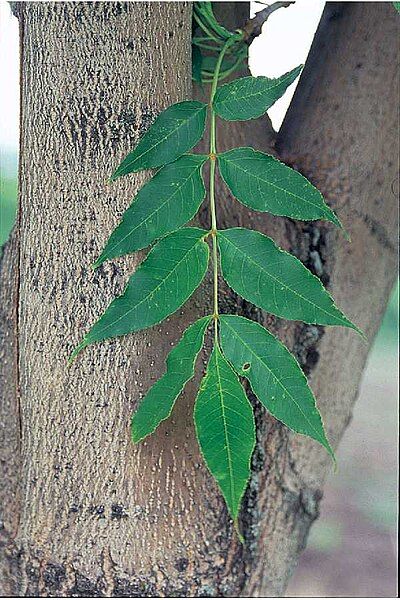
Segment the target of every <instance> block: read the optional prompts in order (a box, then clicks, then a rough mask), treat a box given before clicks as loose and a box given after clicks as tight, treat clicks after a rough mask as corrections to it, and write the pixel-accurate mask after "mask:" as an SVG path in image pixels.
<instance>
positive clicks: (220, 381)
mask: <svg viewBox="0 0 400 600" xmlns="http://www.w3.org/2000/svg"><path fill="white" fill-rule="evenodd" d="M194 421H195V425H196V433H197V438H198V440H199V444H200V448H201V451H202V454H203V456H204V459H205V462H206V464H207V467H208V468H209V470H210V472H211V474H212V475H213V476H214V477H215V479H216V480H217V482H218V485H219V487H220V489H221V491H222V494H223V496H224V498H225V501H226V504H227V506H228V509H229V512H230V514H231V515H232V517H233V519H236V518H237V516H238V512H239V507H240V501H241V499H242V496H243V493H244V490H245V488H246V485H247V482H248V479H249V476H250V459H251V455H252V453H253V450H254V444H255V426H254V417H253V410H252V407H251V404H250V402H249V400H248V399H247V396H246V394H245V393H244V390H243V388H242V386H241V384H240V382H239V380H238V378H237V375H236V374H235V372H234V371H233V369H232V367H231V366H230V365H229V363H228V362H227V361H226V359H225V358H224V357H223V355H222V353H221V351H220V350H219V348H218V347H217V346H215V347H214V349H213V351H212V354H211V358H210V361H209V363H208V367H207V373H206V375H205V377H204V379H203V380H202V382H201V385H200V390H199V393H198V396H197V399H196V404H195V408H194Z"/></svg>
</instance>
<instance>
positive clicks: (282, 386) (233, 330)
mask: <svg viewBox="0 0 400 600" xmlns="http://www.w3.org/2000/svg"><path fill="white" fill-rule="evenodd" d="M223 322H224V323H225V326H226V327H228V328H229V329H230V330H231V331H232V332H233V334H234V335H236V337H237V338H238V339H239V340H240V341H241V343H242V344H243V346H245V347H246V348H247V349H248V350H249V352H250V353H251V354H252V355H253V356H255V358H256V359H258V360H259V362H261V363H262V364H263V365H265V367H266V369H267V370H268V372H269V373H271V375H272V377H273V378H274V379H275V381H276V382H277V383H279V385H280V386H281V388H282V389H283V390H284V391H285V392H286V393H287V394H288V396H289V397H290V398H291V399H292V400H293V402H294V404H295V405H296V406H297V408H298V410H299V412H300V413H301V414H302V415H303V417H304V418H305V420H306V421H307V423H308V424H309V425H310V427H311V429H312V430H313V431H314V432H315V434H316V435H317V436H318V439H319V440H321V439H322V440H323V439H324V438H321V436H320V434H319V433H318V431H317V430H316V429H315V427H314V425H313V424H312V423H311V421H309V419H308V417H307V415H306V414H305V413H304V411H303V409H302V408H301V406H300V405H299V404H298V402H296V400H295V398H294V396H292V394H291V393H290V392H289V390H288V389H287V388H286V387H285V386H284V385H283V383H282V382H281V381H280V379H279V378H278V377H277V376H276V375H275V373H274V372H273V371H272V370H271V369H270V367H269V366H268V364H267V363H266V362H264V360H263V359H262V358H261V357H260V356H258V354H256V353H255V352H254V350H253V348H252V347H251V346H249V345H248V344H247V343H246V342H245V341H244V340H243V338H242V337H240V335H239V334H238V333H237V332H236V330H235V329H233V328H232V327H231V326H230V325H228V322H227V321H226V320H225V319H223ZM299 368H300V367H299ZM244 377H246V378H247V379H249V375H247V374H246V373H244ZM314 404H315V398H314ZM267 408H268V407H267ZM268 410H269V411H270V412H271V413H272V414H273V411H272V410H271V409H270V408H268ZM288 427H290V425H288ZM323 445H324V446H325V445H326V444H325V440H324V443H323Z"/></svg>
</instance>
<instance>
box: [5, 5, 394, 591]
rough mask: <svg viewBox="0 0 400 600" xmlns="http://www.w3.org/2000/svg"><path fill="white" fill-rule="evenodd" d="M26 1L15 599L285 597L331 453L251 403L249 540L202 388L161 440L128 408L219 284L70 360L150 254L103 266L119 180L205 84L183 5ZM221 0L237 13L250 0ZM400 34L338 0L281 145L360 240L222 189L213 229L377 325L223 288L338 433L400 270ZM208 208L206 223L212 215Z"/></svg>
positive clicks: (11, 466) (382, 9)
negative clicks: (258, 207) (273, 340)
mask: <svg viewBox="0 0 400 600" xmlns="http://www.w3.org/2000/svg"><path fill="white" fill-rule="evenodd" d="M16 7H17V10H18V13H19V19H20V28H21V61H22V122H21V155H20V175H19V177H20V181H19V183H20V185H19V193H20V198H19V202H20V205H19V217H18V222H17V225H16V234H15V235H14V237H13V240H12V242H11V243H10V244H8V246H7V247H6V249H5V252H4V254H3V258H2V263H1V284H2V288H1V294H2V295H1V300H2V302H1V309H2V312H1V313H0V327H1V331H0V357H1V358H2V361H1V365H0V383H1V390H2V396H1V401H2V404H1V429H0V431H1V435H2V439H1V444H0V452H1V454H0V467H1V469H2V472H1V478H2V489H1V492H0V501H1V514H2V516H1V519H2V522H3V527H2V529H1V530H0V533H1V534H2V536H1V538H0V539H1V543H2V556H1V567H2V571H3V576H2V578H1V581H2V583H1V584H0V589H1V593H2V594H4V595H7V594H9V595H14V596H24V595H27V596H32V595H38V596H55V595H56V596H67V597H68V596H130V597H132V596H144V597H146V596H147V597H148V596H157V595H161V596H242V595H244V596H268V595H280V594H282V593H284V589H285V586H286V584H287V581H288V578H289V577H290V574H291V572H292V570H293V568H294V566H295V564H296V561H297V559H298V555H299V553H300V551H301V549H302V548H303V547H304V545H305V541H306V538H307V534H308V531H309V527H310V525H311V523H312V522H313V520H314V519H315V518H316V517H317V515H318V503H319V500H320V498H321V495H322V486H323V481H324V478H325V476H326V473H327V472H328V471H329V469H330V468H331V467H330V464H329V459H328V458H327V457H326V456H325V453H324V452H323V451H322V450H321V449H320V447H319V446H318V445H317V444H316V443H314V442H313V441H311V440H308V439H306V438H303V437H301V436H298V435H294V434H291V433H290V432H289V431H288V430H287V429H286V428H285V427H284V426H282V425H280V424H279V423H277V422H276V421H275V420H274V419H273V418H272V417H270V416H268V415H267V414H266V413H265V411H263V410H261V409H259V408H258V409H257V414H256V418H257V438H258V441H257V448H256V451H255V454H254V459H253V475H252V479H251V482H250V485H249V489H248V492H247V494H246V499H245V504H244V508H243V511H242V516H241V527H242V529H243V532H244V537H245V544H244V546H243V547H242V546H241V545H240V543H239V542H238V540H237V537H236V535H235V533H234V531H233V528H232V524H231V522H230V520H229V518H228V515H227V512H226V509H225V507H224V504H223V501H222V499H221V496H220V494H219V493H218V491H217V489H216V486H215V484H214V482H213V480H212V479H211V477H210V475H209V473H208V471H207V469H206V468H205V466H204V464H203V462H202V459H201V457H200V454H199V450H198V447H197V443H196V440H195V437H194V431H193V425H192V417H191V414H192V406H193V400H194V395H195V389H196V387H195V384H189V385H188V386H187V389H186V391H185V393H184V394H182V396H181V398H180V399H179V401H178V402H177V406H176V409H175V410H174V413H173V415H172V417H171V418H170V419H169V420H168V421H166V422H164V424H163V425H162V426H161V427H160V428H159V430H158V431H157V432H156V433H155V434H154V435H152V436H151V437H150V438H149V439H148V441H146V442H144V443H142V444H140V445H139V446H137V447H135V446H133V445H132V444H131V442H130V436H129V421H130V414H131V412H132V410H133V409H134V408H135V407H136V406H137V403H138V401H139V400H140V398H141V397H142V395H143V392H145V391H146V389H147V388H148V387H149V386H150V385H151V383H152V382H153V381H154V380H155V379H156V377H157V374H159V373H161V372H162V371H163V369H164V360H165V356H166V354H167V352H168V350H169V349H170V347H171V345H172V344H173V343H174V342H175V341H176V340H177V339H178V338H179V335H180V332H182V330H183V329H184V328H185V327H186V326H187V325H188V324H189V323H190V322H191V321H193V320H194V319H195V318H196V317H197V316H200V315H202V314H205V311H206V307H205V306H207V305H208V304H209V302H210V292H209V285H208V283H207V282H206V284H205V286H203V288H202V289H201V290H200V291H199V292H198V293H197V294H196V296H195V298H194V299H193V300H192V301H191V302H189V303H188V304H187V305H186V306H185V307H184V308H183V309H182V310H181V311H179V314H178V315H174V316H173V317H171V318H170V319H168V321H167V322H166V323H165V324H164V325H161V326H159V327H154V328H152V329H151V330H148V331H145V332H143V333H139V334H135V335H130V336H127V337H125V338H123V339H118V340H114V341H109V342H106V343H102V344H98V345H95V346H93V347H91V348H89V349H87V350H86V351H85V352H84V353H83V354H82V357H81V358H80V359H79V360H78V361H76V363H74V365H73V366H72V367H71V368H67V366H66V359H67V357H68V355H69V353H70V352H71V350H72V348H73V347H74V345H75V344H76V343H77V341H78V340H79V339H80V337H81V335H82V332H83V331H85V330H87V328H88V326H90V324H92V323H93V322H94V321H95V320H96V318H98V316H99V315H100V314H101V312H102V311H103V310H104V309H105V308H106V306H107V305H108V303H109V302H110V300H111V299H112V298H113V297H114V296H115V295H116V294H117V293H118V292H120V291H121V290H122V288H123V285H124V282H125V281H126V279H127V277H128V275H129V274H130V273H131V272H132V270H133V269H134V268H135V266H136V265H137V264H138V262H139V258H138V257H137V256H134V257H129V258H124V259H120V260H117V261H113V262H112V263H111V262H110V263H107V264H105V265H103V266H102V267H101V268H100V269H98V271H96V272H93V271H91V270H90V268H89V265H90V264H91V262H93V260H94V259H95V258H96V257H97V255H98V253H99V251H100V250H101V248H102V246H103V244H104V242H105V241H106V239H107V237H108V235H109V233H110V232H111V230H112V229H113V228H114V227H115V225H116V223H117V222H118V219H119V217H120V215H121V213H122V212H123V210H124V209H125V208H126V207H127V205H128V204H129V202H130V200H131V198H132V197H133V196H134V194H135V192H136V191H137V190H138V189H139V187H140V186H141V185H142V184H143V182H144V180H145V177H146V176H145V175H143V174H137V175H131V176H129V177H126V178H123V179H122V180H120V181H118V182H117V183H113V184H112V185H111V186H110V185H108V184H107V183H106V180H107V177H108V176H109V175H110V173H111V172H112V171H113V169H114V168H115V166H116V165H117V163H118V161H119V160H120V159H121V158H122V157H123V156H124V154H125V153H126V151H127V149H129V148H131V147H132V146H133V145H134V144H135V142H136V141H137V139H138V137H139V135H140V134H141V133H143V131H144V130H145V129H146V128H147V127H148V125H149V124H150V123H151V122H152V120H153V119H154V117H155V116H156V115H157V113H158V112H159V111H160V110H162V109H163V108H165V107H166V106H167V105H168V104H170V103H172V102H176V101H179V100H182V99H185V98H189V97H190V96H191V84H190V35H191V9H190V5H189V4H188V3H185V2H183V3H178V2H176V3H175V2H169V3H168V2H167V3H157V2H149V3H130V2H126V3H116V2H110V3H106V2H104V3H103V2H100V3H50V2H45V3H24V4H22V3H16ZM218 10H219V11H220V13H221V14H222V15H229V19H230V22H229V25H230V26H235V27H236V26H239V25H241V24H243V17H244V14H245V11H246V5H245V4H244V3H238V4H234V5H232V4H230V3H226V4H223V5H221V6H219V7H218ZM235 21H236V22H235ZM396 36H397V24H396V14H395V11H394V9H393V7H392V6H391V4H390V3H328V5H327V8H326V9H325V12H324V15H323V18H322V21H321V24H320V27H319V30H318V32H317V35H316V37H315V40H314V44H313V47H312V50H311V53H310V57H309V59H308V61H307V65H306V68H305V70H304V73H303V74H302V76H301V81H300V84H299V87H298V89H297V91H296V94H295V98H294V100H293V102H292V105H291V108H290V110H289V113H288V115H287V117H286V119H285V122H284V125H283V127H282V130H281V133H280V134H279V136H278V139H277V140H276V148H277V150H278V151H279V155H280V156H281V157H282V158H283V160H285V161H286V162H288V163H290V164H292V165H294V166H295V167H296V168H298V169H299V170H301V171H302V172H303V173H304V174H305V175H307V176H308V177H309V178H311V180H312V181H313V182H314V183H316V184H317V185H318V186H319V187H320V189H321V190H322V191H323V192H324V193H325V196H326V198H327V200H328V201H329V203H330V204H331V205H332V206H333V207H334V208H335V209H336V210H337V212H338V214H339V217H340V218H341V220H342V221H343V222H344V225H345V227H346V228H347V229H348V230H349V231H350V233H351V237H352V243H351V244H349V243H347V242H346V241H345V240H344V238H343V237H342V235H341V234H340V232H336V231H334V230H333V228H332V227H331V226H329V225H327V224H322V223H312V224H297V223H293V222H291V221H289V220H287V219H281V218H277V217H271V216H265V215H259V214H257V215H256V214H253V215H249V214H248V211H247V210H246V209H244V208H243V207H242V208H241V207H240V205H239V204H238V203H235V204H232V202H233V201H232V199H230V198H229V195H228V193H227V191H226V189H225V188H224V187H223V186H222V184H220V186H219V215H218V218H219V226H220V227H224V226H226V225H228V224H229V225H230V226H232V225H233V226H234V225H238V224H239V225H240V224H244V225H250V226H252V227H254V228H256V229H259V230H261V231H263V232H266V233H268V234H270V235H272V236H273V237H274V238H275V239H276V240H277V242H278V243H280V244H281V246H283V247H284V248H286V249H289V250H291V251H292V252H294V253H295V254H297V255H298V256H299V257H300V258H301V259H302V260H303V261H304V262H305V263H306V264H307V265H308V266H309V267H310V268H311V269H312V270H314V272H316V273H317V275H319V276H320V277H321V278H322V280H323V281H324V283H326V284H327V285H328V287H329V289H330V290H331V292H332V293H333V295H334V297H335V298H336V300H337V302H338V304H339V306H341V307H342V308H343V310H344V311H345V312H346V313H347V314H348V315H349V316H350V318H352V320H354V321H355V322H356V323H357V324H358V325H359V326H360V327H361V328H362V329H363V330H364V331H365V332H366V334H367V336H368V340H369V342H368V344H366V343H365V342H363V341H362V340H361V339H360V338H359V337H357V336H356V335H355V334H354V332H352V331H348V330H341V329H339V328H337V329H336V328H332V329H329V328H324V327H315V326H310V325H302V324H299V323H291V324H290V323H287V322H283V321H280V320H279V319H273V318H272V317H271V316H266V315H263V314H261V312H260V311H257V310H256V309H254V307H251V306H249V305H248V304H247V303H244V302H242V301H238V299H237V298H236V297H235V296H233V295H232V294H231V293H228V291H227V290H225V292H224V293H223V302H224V304H225V306H229V307H230V309H231V310H238V311H240V312H241V313H242V314H243V313H248V314H251V315H252V316H253V317H254V318H257V319H259V320H260V321H261V322H264V323H267V324H268V325H269V326H270V327H271V328H272V330H273V331H275V332H276V333H278V335H280V337H281V338H282V339H283V340H284V341H286V342H287V343H288V344H289V345H290V346H291V347H292V348H293V350H294V352H295V353H296V354H297V356H298V358H299V360H300V362H301V364H302V366H303V368H304V369H305V371H306V372H307V373H308V374H309V375H310V377H311V379H310V381H311V385H312V387H313V389H314V391H315V393H316V396H317V398H318V401H319V406H320V409H321V412H322V413H323V416H324V419H325V423H326V425H327V429H328V434H329V437H330V439H331V440H332V442H333V445H334V446H337V444H338V443H339V440H340V438H341V436H342V434H343V431H344V429H345V427H346V425H347V424H348V422H349V420H350V418H351V410H352V404H353V402H354V400H355V397H356V394H357V388H358V384H359V380H360V376H361V372H362V369H363V366H364V363H365V360H366V357H367V353H368V346H369V345H370V343H371V342H372V340H373V337H374V335H375V333H376V331H377V329H378V326H379V322H380V318H381V316H382V314H383V311H384V308H385V305H386V302H387V298H388V294H389V291H390V289H391V286H392V283H393V280H394V277H395V270H396V269H395V267H396V251H395V239H396V197H395V193H394V191H393V189H394V188H393V182H394V181H395V177H396V163H397V154H396V150H397V136H396V133H397V123H396V104H397V97H398V95H397V93H396V81H397V78H396V73H397V70H396V69H397V64H396V39H397V37H396ZM218 143H219V146H220V149H222V148H223V147H233V146H235V145H253V146H255V147H258V148H261V149H263V150H267V151H273V152H276V150H275V147H274V144H275V138H274V135H273V132H272V130H271V127H270V124H269V122H268V120H267V119H264V120H262V121H254V122H247V123H233V124H225V125H224V126H223V127H221V128H220V131H219V137H218ZM233 207H234V210H233ZM200 219H201V221H202V222H207V223H208V213H207V210H206V209H204V210H203V211H202V213H201V216H200ZM372 283H373V285H372ZM197 379H198V377H197ZM1 585H2V587H1Z"/></svg>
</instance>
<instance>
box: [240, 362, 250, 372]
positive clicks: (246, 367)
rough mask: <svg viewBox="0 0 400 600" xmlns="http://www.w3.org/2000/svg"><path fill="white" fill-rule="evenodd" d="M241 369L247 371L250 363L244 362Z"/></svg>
mask: <svg viewBox="0 0 400 600" xmlns="http://www.w3.org/2000/svg"><path fill="white" fill-rule="evenodd" d="M242 369H243V371H248V370H249V369H250V363H244V365H243V367H242Z"/></svg>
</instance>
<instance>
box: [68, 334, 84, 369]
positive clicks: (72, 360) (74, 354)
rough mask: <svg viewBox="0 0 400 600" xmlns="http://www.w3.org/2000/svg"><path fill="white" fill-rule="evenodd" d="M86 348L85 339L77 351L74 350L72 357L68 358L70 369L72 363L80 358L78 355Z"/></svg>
mask: <svg viewBox="0 0 400 600" xmlns="http://www.w3.org/2000/svg"><path fill="white" fill-rule="evenodd" d="M86 346H87V342H86V340H85V339H83V340H82V341H81V343H80V344H78V345H77V347H76V348H75V350H73V352H72V354H71V356H70V357H69V358H68V362H67V365H68V367H70V366H71V365H72V363H73V362H74V360H75V358H76V357H77V356H78V354H80V352H82V350H83V349H84V348H86Z"/></svg>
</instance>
